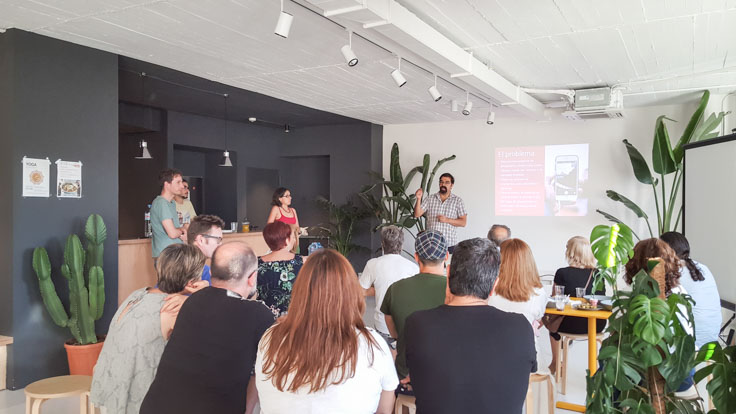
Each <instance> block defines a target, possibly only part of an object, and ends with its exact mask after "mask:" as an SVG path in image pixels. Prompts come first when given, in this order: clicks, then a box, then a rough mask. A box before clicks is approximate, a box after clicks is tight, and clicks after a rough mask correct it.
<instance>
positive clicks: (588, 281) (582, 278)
mask: <svg viewBox="0 0 736 414" xmlns="http://www.w3.org/2000/svg"><path fill="white" fill-rule="evenodd" d="M565 259H566V260H567V263H568V264H569V265H570V266H568V267H563V268H561V269H557V272H556V273H555V284H554V286H564V287H565V295H570V296H575V295H576V293H575V288H579V287H585V294H586V295H590V294H593V292H592V291H593V278H594V277H595V274H594V272H595V269H596V262H595V256H593V250H592V249H591V248H590V242H589V241H588V239H586V238H585V237H582V236H575V237H573V238H571V239H570V240H568V241H567V249H566V250H565ZM552 292H554V287H553V288H552ZM595 294H596V295H603V294H605V291H597V292H595ZM605 327H606V321H605V320H603V319H598V320H596V332H602V331H603V329H604V328H605ZM559 332H562V333H571V334H584V333H587V332H588V320H587V319H586V318H576V317H573V316H566V317H564V319H563V320H562V323H561V324H560V327H559V328H558V329H557V330H556V332H552V331H550V333H549V340H550V343H551V345H552V363H551V364H550V366H549V369H550V371H551V372H552V373H553V374H554V372H555V368H556V367H557V350H558V349H559V348H558V347H559V341H560V334H559Z"/></svg>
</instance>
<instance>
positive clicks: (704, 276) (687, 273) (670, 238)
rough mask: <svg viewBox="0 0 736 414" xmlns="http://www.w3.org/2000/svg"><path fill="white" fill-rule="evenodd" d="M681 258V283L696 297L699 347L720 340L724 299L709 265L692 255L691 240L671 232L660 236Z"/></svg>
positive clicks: (696, 329) (695, 317)
mask: <svg viewBox="0 0 736 414" xmlns="http://www.w3.org/2000/svg"><path fill="white" fill-rule="evenodd" d="M659 238H660V239H662V240H663V241H664V242H665V243H667V244H669V245H670V247H672V249H673V250H674V251H675V253H676V254H677V258H678V259H680V274H681V276H680V285H682V286H683V287H684V288H685V290H687V293H688V294H689V295H690V296H692V298H693V300H695V305H694V306H693V317H694V319H695V320H694V322H695V347H696V348H697V349H700V347H701V346H703V345H704V344H707V343H708V342H712V341H717V340H718V332H719V330H720V328H721V322H722V319H721V298H720V296H719V295H718V287H717V286H716V281H715V279H714V278H713V274H712V273H711V272H710V270H709V269H708V267H707V266H705V265H704V264H702V263H698V262H696V261H695V260H693V259H691V258H690V243H688V241H687V239H686V238H685V236H683V235H682V234H680V233H678V232H675V231H670V232H667V233H664V234H662V235H661V236H659Z"/></svg>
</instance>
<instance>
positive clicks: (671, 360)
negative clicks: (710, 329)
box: [659, 335, 695, 390]
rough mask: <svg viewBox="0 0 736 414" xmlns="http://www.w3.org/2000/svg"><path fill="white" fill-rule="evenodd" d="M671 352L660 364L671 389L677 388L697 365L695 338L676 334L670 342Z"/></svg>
mask: <svg viewBox="0 0 736 414" xmlns="http://www.w3.org/2000/svg"><path fill="white" fill-rule="evenodd" d="M670 348H674V349H670V354H669V356H668V357H667V358H666V359H665V361H664V363H663V364H662V365H660V366H659V373H660V374H662V377H663V378H664V379H665V380H666V381H667V387H669V389H670V390H676V389H677V387H679V386H680V384H681V383H682V381H684V380H685V378H687V376H688V375H689V374H690V370H691V369H692V368H693V367H694V366H695V359H694V358H693V357H694V356H695V339H694V338H693V337H692V336H690V335H682V336H676V337H675V338H674V339H673V341H672V343H671V344H670Z"/></svg>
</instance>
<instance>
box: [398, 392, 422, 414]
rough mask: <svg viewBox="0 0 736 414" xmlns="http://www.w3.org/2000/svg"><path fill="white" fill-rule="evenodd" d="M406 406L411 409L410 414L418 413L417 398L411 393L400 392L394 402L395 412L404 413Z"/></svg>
mask: <svg viewBox="0 0 736 414" xmlns="http://www.w3.org/2000/svg"><path fill="white" fill-rule="evenodd" d="M404 407H406V408H407V409H408V410H409V414H417V405H416V398H414V397H412V396H411V395H404V394H399V395H398V396H397V397H396V403H395V404H394V414H404Z"/></svg>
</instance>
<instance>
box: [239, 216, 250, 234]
mask: <svg viewBox="0 0 736 414" xmlns="http://www.w3.org/2000/svg"><path fill="white" fill-rule="evenodd" d="M240 231H242V232H243V233H249V232H250V221H248V219H247V218H246V219H245V220H243V223H242V226H241V228H240Z"/></svg>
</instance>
